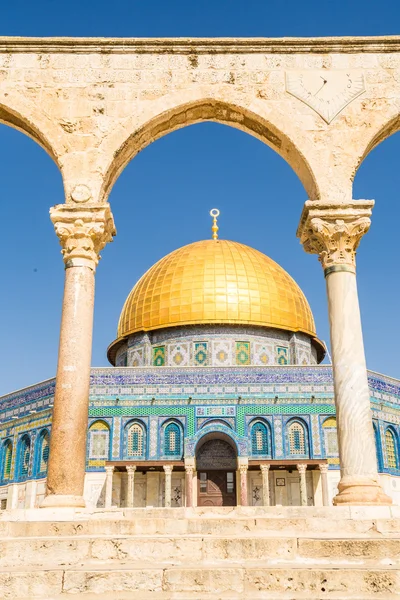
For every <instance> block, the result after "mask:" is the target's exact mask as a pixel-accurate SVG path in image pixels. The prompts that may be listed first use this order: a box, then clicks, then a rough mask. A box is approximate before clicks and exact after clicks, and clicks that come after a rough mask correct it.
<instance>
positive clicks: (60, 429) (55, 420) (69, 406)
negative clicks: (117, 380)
mask: <svg viewBox="0 0 400 600" xmlns="http://www.w3.org/2000/svg"><path fill="white" fill-rule="evenodd" d="M50 218H51V220H52V222H53V224H54V227H55V230H56V234H57V235H58V237H59V239H60V243H61V246H62V248H63V249H62V255H63V259H64V264H65V284H64V298H63V306H62V316H61V330H60V342H59V349H58V365H57V376H56V389H55V396H54V408H53V415H52V430H51V436H50V453H49V466H48V474H47V486H46V497H45V499H44V500H43V503H42V505H41V506H42V507H46V508H51V507H55V506H57V507H58V506H59V507H74V506H75V507H84V506H85V500H84V498H83V488H84V481H85V469H86V436H87V423H88V411H89V382H90V362H91V354H92V331H93V308H94V284H95V271H96V266H97V263H98V262H99V258H100V255H99V253H100V251H101V250H102V249H103V248H104V246H105V245H106V244H107V242H110V241H111V240H112V237H113V236H114V235H115V227H114V222H113V217H112V214H111V210H110V206H109V205H108V204H103V205H101V204H98V205H90V206H89V205H86V206H84V207H81V206H76V205H68V204H65V205H64V204H60V205H58V206H55V207H54V208H52V209H51V210H50Z"/></svg>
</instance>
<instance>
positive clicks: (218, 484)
mask: <svg viewBox="0 0 400 600" xmlns="http://www.w3.org/2000/svg"><path fill="white" fill-rule="evenodd" d="M197 481H198V484H197V485H198V488H197V494H198V495H197V504H198V506H236V473H235V472H234V471H200V472H198V477H197Z"/></svg>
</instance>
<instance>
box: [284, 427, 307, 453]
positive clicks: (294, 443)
mask: <svg viewBox="0 0 400 600" xmlns="http://www.w3.org/2000/svg"><path fill="white" fill-rule="evenodd" d="M288 435H289V452H290V454H305V453H306V442H305V436H304V427H303V426H302V425H300V423H297V422H295V423H292V424H291V425H289V429H288Z"/></svg>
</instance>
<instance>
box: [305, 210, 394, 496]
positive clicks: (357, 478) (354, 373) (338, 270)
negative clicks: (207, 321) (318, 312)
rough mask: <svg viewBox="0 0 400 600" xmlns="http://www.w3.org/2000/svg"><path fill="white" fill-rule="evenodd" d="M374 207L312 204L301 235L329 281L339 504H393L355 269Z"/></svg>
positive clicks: (308, 250)
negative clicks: (378, 440) (386, 485)
mask: <svg viewBox="0 0 400 600" xmlns="http://www.w3.org/2000/svg"><path fill="white" fill-rule="evenodd" d="M373 205H374V201H373V200H351V201H348V202H346V203H340V202H332V201H331V202H323V201H311V200H308V201H307V202H306V203H305V206H304V210H303V214H302V216H301V220H300V225H299V228H298V231H297V235H298V237H299V238H300V241H301V243H302V244H303V246H304V249H305V251H306V252H310V253H311V254H318V255H319V260H320V261H321V264H322V267H323V269H324V275H325V280H326V290H327V296H328V314H329V324H330V334H331V354H332V369H333V380H334V388H335V404H336V418H337V432H338V441H339V458H340V476H341V479H340V482H339V485H338V489H339V493H338V495H337V496H336V497H335V498H334V500H333V503H334V504H335V505H339V504H349V505H379V504H383V505H385V504H386V505H387V504H392V500H391V498H390V497H389V496H387V495H386V494H385V492H384V491H383V489H382V487H381V484H380V482H379V476H378V468H377V462H376V453H375V440H374V431H373V426H372V413H371V403H370V394H369V388H368V376H367V367H366V363H365V353H364V343H363V336H362V327H361V317H360V307H359V302H358V292H357V280H356V265H355V256H356V250H357V248H358V245H359V243H360V241H361V238H362V236H363V235H364V234H365V233H367V231H368V229H369V227H370V225H371V219H370V217H371V213H372V207H373Z"/></svg>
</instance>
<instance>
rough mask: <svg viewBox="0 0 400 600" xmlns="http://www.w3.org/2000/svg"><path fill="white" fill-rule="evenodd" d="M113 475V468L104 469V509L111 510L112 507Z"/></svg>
mask: <svg viewBox="0 0 400 600" xmlns="http://www.w3.org/2000/svg"><path fill="white" fill-rule="evenodd" d="M113 474H114V467H106V493H105V507H106V508H111V506H112V491H113Z"/></svg>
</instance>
